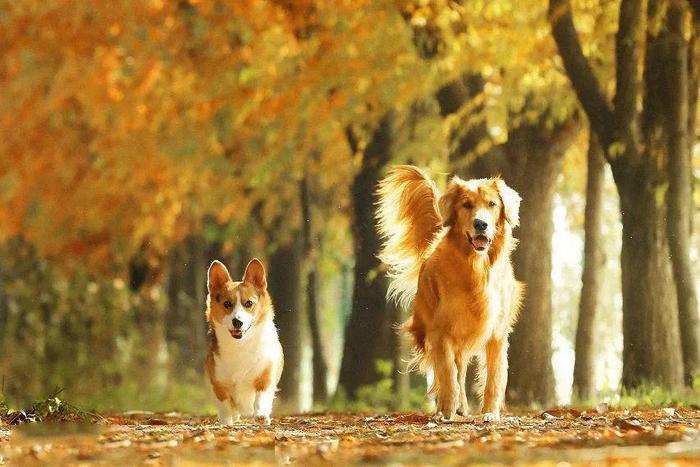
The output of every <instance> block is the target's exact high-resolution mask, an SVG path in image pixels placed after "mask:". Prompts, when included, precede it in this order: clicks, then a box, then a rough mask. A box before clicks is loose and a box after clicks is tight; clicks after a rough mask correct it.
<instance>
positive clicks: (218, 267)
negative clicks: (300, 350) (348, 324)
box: [206, 258, 284, 425]
mask: <svg viewBox="0 0 700 467" xmlns="http://www.w3.org/2000/svg"><path fill="white" fill-rule="evenodd" d="M207 289H208V292H209V293H208V295H207V310H206V318H207V324H208V326H209V336H210V346H209V352H208V353H207V358H206V371H207V375H208V376H209V381H210V383H211V388H212V391H213V393H214V396H215V400H216V407H217V410H218V414H219V423H220V424H222V425H231V424H233V423H234V422H235V421H238V420H240V417H241V416H251V415H254V416H255V419H256V420H257V421H259V422H260V423H263V424H265V425H269V424H270V423H271V421H270V415H271V413H272V404H273V402H274V399H275V392H276V391H277V384H278V383H279V380H280V377H281V376H282V368H283V365H284V356H283V353H282V346H281V344H280V341H279V337H278V335H277V328H276V327H275V323H274V322H273V318H274V310H273V307H272V299H271V298H270V294H269V293H268V292H267V277H266V273H265V267H264V266H263V264H262V263H261V262H260V260H258V259H257V258H255V259H253V260H251V261H250V263H248V266H247V267H246V269H245V273H244V274H243V280H242V281H240V282H234V281H233V280H232V279H231V275H230V274H229V272H228V269H226V266H224V265H223V263H221V262H220V261H214V262H213V263H211V266H209V272H208V274H207Z"/></svg>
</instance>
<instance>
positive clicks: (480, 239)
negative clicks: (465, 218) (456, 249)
mask: <svg viewBox="0 0 700 467" xmlns="http://www.w3.org/2000/svg"><path fill="white" fill-rule="evenodd" d="M472 244H473V245H474V247H475V248H479V249H483V248H486V247H487V246H489V240H488V239H487V238H486V237H484V236H483V235H479V236H477V237H474V238H473V239H472Z"/></svg>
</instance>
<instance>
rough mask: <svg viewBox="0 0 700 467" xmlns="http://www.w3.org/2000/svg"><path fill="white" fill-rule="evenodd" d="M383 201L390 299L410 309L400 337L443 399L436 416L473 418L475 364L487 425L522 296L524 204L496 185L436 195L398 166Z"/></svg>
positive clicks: (453, 188)
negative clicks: (519, 249) (515, 261)
mask: <svg viewBox="0 0 700 467" xmlns="http://www.w3.org/2000/svg"><path fill="white" fill-rule="evenodd" d="M378 194H379V207H378V212H377V217H378V221H379V224H378V225H379V232H380V234H381V236H382V237H383V240H384V243H383V247H382V250H381V254H380V258H381V260H382V261H383V262H384V263H385V264H386V265H387V266H388V273H389V277H390V279H391V283H390V287H389V295H390V297H392V298H395V299H396V300H397V301H398V303H399V304H401V305H403V306H410V308H411V317H410V319H409V320H408V321H407V322H406V323H404V324H403V325H402V329H403V330H405V331H406V332H407V333H408V334H409V335H410V336H411V337H412V339H413V344H414V349H415V351H416V357H415V360H414V363H416V364H417V365H418V366H419V368H420V369H421V370H422V371H423V372H424V373H426V375H427V379H428V385H429V390H430V392H431V393H432V394H435V395H436V396H437V416H438V417H439V418H446V419H451V418H452V417H453V416H454V415H455V414H456V413H458V412H459V413H462V414H466V413H467V412H468V410H469V407H468V403H467V392H468V391H467V388H466V381H465V378H466V373H467V366H468V364H469V361H470V360H471V359H472V357H474V356H477V357H478V358H479V361H480V371H479V378H478V379H479V381H480V383H481V388H480V390H481V391H483V397H482V402H483V407H482V412H483V413H484V419H485V420H491V421H493V420H498V419H500V411H501V407H502V405H503V400H504V397H505V388H506V381H507V372H508V359H507V352H508V335H509V334H510V332H511V331H512V328H513V325H514V323H515V321H516V319H517V315H518V310H519V308H520V303H521V301H522V293H523V285H522V284H521V283H519V282H518V281H516V280H515V277H514V275H513V267H512V265H511V261H510V255H511V253H512V251H513V250H514V249H515V247H516V245H517V241H516V240H515V239H514V238H513V235H512V229H513V228H514V227H516V226H517V225H518V211H519V207H520V196H518V194H517V193H516V192H515V191H514V190H513V189H511V188H509V187H508V186H507V185H506V184H505V183H504V182H503V180H501V179H500V178H497V177H496V178H490V179H479V180H469V181H465V180H462V179H460V178H459V177H453V178H452V179H451V181H450V182H449V184H448V186H447V189H446V190H445V193H443V194H442V195H440V194H439V192H438V190H437V187H436V186H435V184H434V183H433V182H432V181H431V180H430V179H429V178H428V177H427V176H426V175H425V174H424V173H423V172H422V171H421V170H420V169H418V168H416V167H413V166H396V167H394V168H393V169H392V170H391V171H390V172H389V174H388V176H387V177H386V178H385V179H384V180H383V181H382V182H381V183H380V186H379V191H378ZM484 224H485V225H486V226H485V227H484ZM477 226H478V227H477Z"/></svg>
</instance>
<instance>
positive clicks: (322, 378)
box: [299, 153, 328, 404]
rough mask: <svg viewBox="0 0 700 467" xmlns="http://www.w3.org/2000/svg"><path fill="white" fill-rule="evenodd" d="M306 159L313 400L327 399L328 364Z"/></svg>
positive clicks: (306, 282) (304, 212) (304, 182)
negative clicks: (322, 331)
mask: <svg viewBox="0 0 700 467" xmlns="http://www.w3.org/2000/svg"><path fill="white" fill-rule="evenodd" d="M309 162H318V153H317V154H315V155H312V156H311V161H309ZM313 177H314V175H313V174H311V173H310V168H309V166H308V163H307V165H306V167H305V169H304V175H303V178H302V180H301V187H300V189H299V195H300V197H301V216H302V219H301V222H302V238H303V254H304V259H303V271H304V280H303V282H304V288H305V291H306V300H305V305H306V314H307V318H308V320H309V330H310V332H311V350H312V352H313V353H312V362H311V363H312V369H313V385H312V388H313V401H314V402H317V403H321V404H323V403H325V402H327V399H328V365H327V363H326V356H325V353H324V351H323V339H322V337H321V310H320V304H319V296H318V295H319V270H318V269H319V266H320V262H319V257H320V255H321V236H320V235H319V233H318V231H317V228H318V227H317V226H316V222H317V221H316V216H315V213H314V204H315V203H314V187H313V186H312V183H313V182H312V179H313Z"/></svg>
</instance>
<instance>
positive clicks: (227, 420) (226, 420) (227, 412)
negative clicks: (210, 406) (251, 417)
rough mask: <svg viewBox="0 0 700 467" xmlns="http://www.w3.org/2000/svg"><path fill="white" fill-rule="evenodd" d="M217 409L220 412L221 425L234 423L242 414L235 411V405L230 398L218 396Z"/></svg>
mask: <svg viewBox="0 0 700 467" xmlns="http://www.w3.org/2000/svg"><path fill="white" fill-rule="evenodd" d="M216 411H217V412H218V413H219V424H220V425H233V423H234V422H237V421H238V420H239V419H240V416H239V415H237V414H234V413H233V407H231V402H230V401H228V400H223V401H221V400H219V399H218V398H216Z"/></svg>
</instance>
